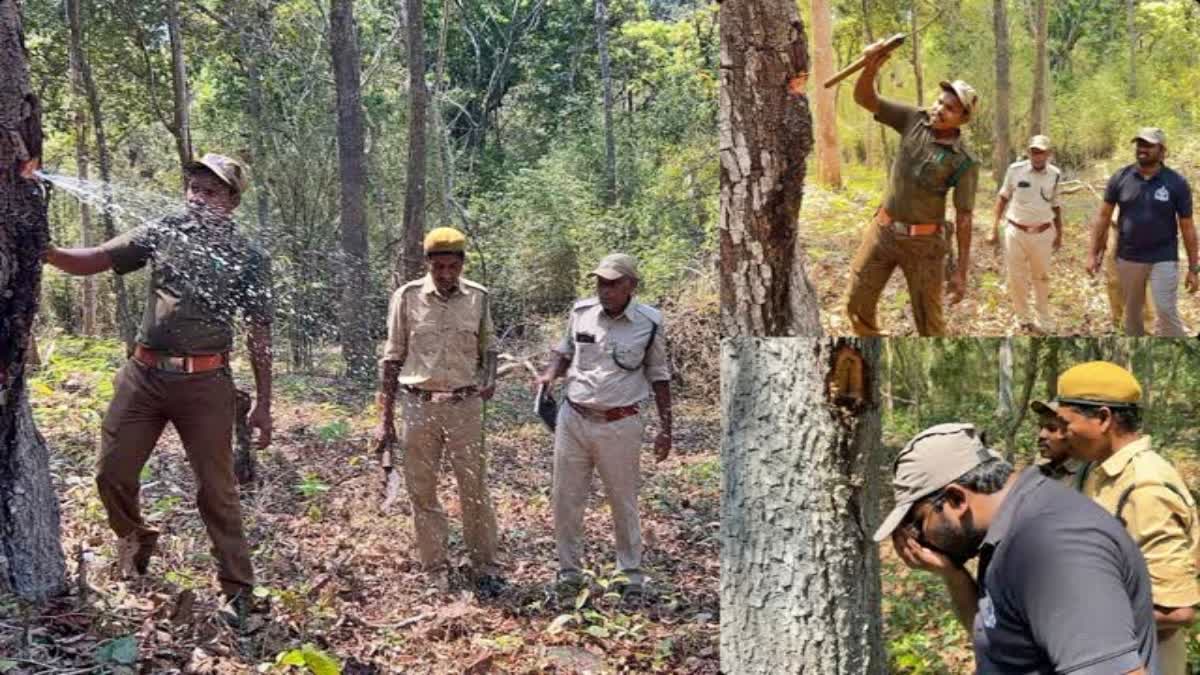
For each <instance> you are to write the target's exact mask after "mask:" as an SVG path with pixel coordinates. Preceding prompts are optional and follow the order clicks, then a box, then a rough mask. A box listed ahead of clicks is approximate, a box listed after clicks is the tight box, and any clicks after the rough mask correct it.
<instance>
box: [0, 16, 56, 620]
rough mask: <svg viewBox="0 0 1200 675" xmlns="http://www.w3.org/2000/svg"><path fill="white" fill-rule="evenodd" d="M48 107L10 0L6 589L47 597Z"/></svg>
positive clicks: (3, 227)
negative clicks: (42, 293) (44, 122)
mask: <svg viewBox="0 0 1200 675" xmlns="http://www.w3.org/2000/svg"><path fill="white" fill-rule="evenodd" d="M40 115H41V104H40V102H39V101H38V98H37V96H36V95H35V94H34V91H33V87H32V86H31V84H30V81H29V65H28V63H27V61H26V52H25V41H24V35H23V32H22V25H21V3H20V2H19V0H0V129H5V130H7V131H6V133H3V134H0V589H4V590H9V591H12V592H14V593H16V594H17V595H18V596H19V597H22V598H26V599H29V600H41V599H44V598H46V597H48V596H50V595H52V594H54V593H57V592H58V591H59V590H60V589H61V588H62V587H63V585H64V582H65V579H66V565H65V563H64V561H63V553H62V545H61V543H60V534H59V515H58V497H57V495H55V493H54V487H53V485H52V483H51V481H50V466H49V457H48V452H47V449H46V443H45V441H44V440H43V439H42V437H41V434H39V433H38V431H37V429H36V427H35V426H34V423H33V415H32V413H31V411H30V407H29V392H28V389H27V388H26V383H25V360H26V351H27V349H28V348H29V344H30V335H31V333H32V330H33V318H34V315H36V314H37V308H38V292H39V289H40V287H41V278H42V262H41V261H42V254H43V253H44V252H45V250H46V247H47V246H48V245H49V241H50V232H49V225H48V223H47V214H46V200H45V196H44V193H43V192H42V191H41V190H40V189H39V188H38V186H37V184H36V183H35V182H34V181H33V180H32V171H33V170H34V169H36V168H37V167H38V165H39V164H40V162H41V157H42V127H41V120H40Z"/></svg>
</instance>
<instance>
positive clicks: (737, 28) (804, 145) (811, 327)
mask: <svg viewBox="0 0 1200 675" xmlns="http://www.w3.org/2000/svg"><path fill="white" fill-rule="evenodd" d="M720 20H721V93H720V124H719V126H720V155H721V221H720V225H719V226H718V229H719V233H720V247H721V248H720V270H721V325H722V329H723V330H722V332H723V333H724V334H725V335H727V336H736V335H764V336H781V335H818V334H820V333H821V325H820V316H819V313H818V307H817V299H816V293H815V292H814V291H813V288H812V284H811V283H810V282H809V281H808V278H807V275H806V274H805V271H804V251H803V249H802V248H801V247H800V245H799V238H798V237H797V229H798V227H797V215H798V213H799V211H800V204H801V201H802V200H803V197H804V173H805V159H806V158H807V157H808V155H809V153H810V152H811V150H812V143H813V138H812V116H811V115H810V113H809V105H808V96H807V95H804V94H800V95H789V93H788V81H789V79H791V78H793V77H800V76H803V77H807V75H808V44H807V38H806V37H805V34H804V25H803V23H801V21H800V17H799V14H798V13H797V10H796V5H795V3H794V2H792V1H791V0H725V2H723V3H721V5H720Z"/></svg>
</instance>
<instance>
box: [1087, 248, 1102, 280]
mask: <svg viewBox="0 0 1200 675" xmlns="http://www.w3.org/2000/svg"><path fill="white" fill-rule="evenodd" d="M1103 262H1104V253H1103V252H1100V253H1093V254H1092V256H1091V260H1089V261H1088V266H1087V273H1088V274H1090V275H1091V276H1096V273H1097V272H1099V271H1100V267H1101V265H1102V264H1103Z"/></svg>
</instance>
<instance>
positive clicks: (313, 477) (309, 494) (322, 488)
mask: <svg viewBox="0 0 1200 675" xmlns="http://www.w3.org/2000/svg"><path fill="white" fill-rule="evenodd" d="M296 492H299V493H300V494H301V495H303V496H304V497H305V498H306V499H312V498H313V497H316V496H317V495H319V494H322V493H325V492H329V485H327V484H326V483H324V482H322V481H321V478H320V476H318V475H317V474H315V473H308V474H305V475H304V480H302V481H300V482H299V483H297V484H296Z"/></svg>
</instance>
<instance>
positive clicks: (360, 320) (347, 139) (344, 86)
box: [329, 0, 374, 379]
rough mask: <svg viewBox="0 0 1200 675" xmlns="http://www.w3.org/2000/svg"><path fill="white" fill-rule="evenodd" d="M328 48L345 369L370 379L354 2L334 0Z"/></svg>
mask: <svg viewBox="0 0 1200 675" xmlns="http://www.w3.org/2000/svg"><path fill="white" fill-rule="evenodd" d="M329 21H330V27H329V46H330V50H331V55H332V59H333V79H334V85H335V87H336V89H337V145H338V167H339V171H338V174H339V178H340V182H341V218H340V220H341V230H342V232H341V233H342V242H341V243H342V256H343V257H342V270H341V271H342V275H343V279H342V283H343V286H342V289H343V290H342V304H341V307H340V314H341V316H340V319H341V342H342V360H343V361H344V362H345V364H346V373H347V374H348V375H349V376H350V377H353V378H356V379H366V378H369V377H371V375H372V373H373V372H374V358H373V352H374V350H373V349H372V348H371V343H370V333H369V332H368V326H367V311H366V302H367V284H368V276H367V273H368V269H367V265H368V261H369V259H368V257H367V253H368V251H367V161H366V139H365V133H364V123H363V107H362V99H361V94H360V77H361V71H362V65H361V58H360V56H359V53H358V34H357V30H356V28H355V26H354V2H353V0H332V11H331V12H330V17H329Z"/></svg>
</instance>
